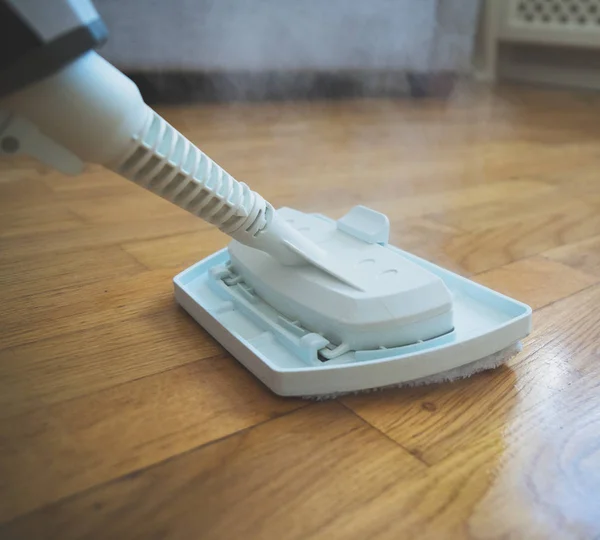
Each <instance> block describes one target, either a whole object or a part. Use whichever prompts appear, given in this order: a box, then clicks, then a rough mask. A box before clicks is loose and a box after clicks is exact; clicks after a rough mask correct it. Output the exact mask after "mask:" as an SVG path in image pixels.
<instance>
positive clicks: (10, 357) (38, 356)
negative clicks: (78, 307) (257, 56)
mask: <svg viewBox="0 0 600 540" xmlns="http://www.w3.org/2000/svg"><path fill="white" fill-rule="evenodd" d="M222 352H223V349H222V347H221V346H220V345H219V344H218V343H217V342H216V341H215V340H213V339H212V338H211V337H210V336H209V335H208V334H207V332H206V331H205V330H204V329H202V328H201V327H200V326H198V324H197V323H196V322H195V321H194V320H193V319H192V318H191V317H189V316H188V315H187V314H185V313H184V312H183V310H181V309H180V308H178V307H176V306H175V305H171V306H167V307H166V308H165V309H163V310H161V311H158V312H156V313H152V314H149V315H139V316H134V317H131V318H129V319H128V320H126V321H117V322H108V323H107V324H105V325H104V326H95V325H94V326H93V327H91V328H88V329H86V330H75V331H73V332H71V333H66V334H60V335H57V336H55V337H51V338H48V339H42V340H35V341H32V342H30V343H27V344H25V345H20V346H16V347H13V348H9V349H5V350H3V351H0V418H7V417H10V416H15V415H18V414H22V413H23V412H27V411H31V410H35V409H38V408H41V407H46V406H49V405H51V404H54V403H58V402H61V401H66V400H69V399H73V398H75V397H80V396H84V395H86V394H89V393H91V392H95V391H98V390H102V389H105V388H110V387H111V386H114V385H117V384H123V383H125V382H128V381H132V380H135V379H138V378H141V377H146V376H148V375H152V374H155V373H160V372H162V371H166V370H169V369H172V368H175V367H178V366H181V365H184V364H189V363H192V362H195V361H198V360H201V359H207V358H212V357H214V356H215V355H218V354H220V353H222Z"/></svg>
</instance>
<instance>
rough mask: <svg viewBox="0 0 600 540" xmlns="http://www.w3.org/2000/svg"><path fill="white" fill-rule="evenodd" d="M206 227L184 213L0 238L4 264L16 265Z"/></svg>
mask: <svg viewBox="0 0 600 540" xmlns="http://www.w3.org/2000/svg"><path fill="white" fill-rule="evenodd" d="M203 227H206V225H203V224H202V223H201V222H199V220H198V218H195V217H194V216H192V215H191V214H188V213H186V212H181V213H180V214H178V215H176V216H168V217H162V216H140V219H139V220H136V221H132V222H129V223H127V224H126V225H125V224H123V223H111V224H95V225H88V226H84V227H78V228H77V229H73V230H67V231H59V232H42V233H39V234H32V235H26V236H20V237H12V238H0V262H2V261H14V260H17V259H21V258H23V257H29V256H32V255H36V254H44V253H64V252H70V251H81V250H89V249H93V248H97V247H106V246H114V245H119V244H122V243H125V242H132V241H138V240H145V239H149V238H160V237H161V236H171V235H174V234H179V233H184V232H192V231H197V230H198V229H202V228H203Z"/></svg>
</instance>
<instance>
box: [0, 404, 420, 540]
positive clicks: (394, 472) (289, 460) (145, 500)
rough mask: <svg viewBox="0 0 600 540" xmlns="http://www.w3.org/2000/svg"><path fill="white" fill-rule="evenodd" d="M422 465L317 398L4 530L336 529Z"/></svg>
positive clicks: (102, 533)
mask: <svg viewBox="0 0 600 540" xmlns="http://www.w3.org/2000/svg"><path fill="white" fill-rule="evenodd" d="M423 469H424V466H423V465H422V464H421V463H420V462H419V461H418V460H416V459H414V458H413V457H412V456H410V455H409V454H408V453H406V452H405V451H404V450H402V449H401V448H400V447H398V446H397V445H396V444H394V443H393V442H391V441H390V440H389V439H387V438H386V437H384V436H382V435H381V434H380V433H379V432H377V431H376V430H374V429H373V428H371V427H370V426H368V425H367V424H365V423H364V422H362V421H361V420H359V419H358V418H356V417H355V416H354V415H353V414H352V413H350V412H348V411H347V410H346V409H344V408H343V407H341V406H340V405H338V404H336V403H326V404H312V405H309V406H308V407H306V408H304V409H302V410H300V411H297V412H295V413H292V414H290V415H287V416H284V417H283V418H280V419H277V420H274V421H271V422H268V423H266V424H264V425H262V426H259V427H257V428H255V429H252V430H250V431H248V432H244V433H240V434H238V435H234V436H232V437H230V438H228V439H226V440H223V441H220V442H217V443H215V444H213V445H210V446H207V447H205V448H201V449H199V450H197V451H194V452H191V453H189V454H187V455H184V456H181V457H180V458H177V459H175V460H170V461H168V462H166V463H164V464H161V465H159V466H157V467H154V468H152V469H150V470H147V471H144V472H142V473H141V474H135V475H131V476H129V477H125V478H122V479H120V480H118V481H116V482H113V483H111V484H108V485H107V486H105V487H103V488H100V489H99V490H95V491H92V492H90V493H88V494H86V495H83V496H82V497H79V498H77V499H75V500H73V501H66V502H65V503H64V504H62V505H59V506H58V507H52V508H49V509H47V510H41V511H40V514H39V515H38V516H37V517H36V518H35V519H27V520H23V521H21V522H16V523H14V524H13V525H12V526H9V527H8V528H5V529H4V530H2V529H0V533H1V534H2V537H3V538H6V539H7V540H8V539H9V538H17V537H19V536H21V537H22V535H25V536H26V537H27V538H30V539H34V538H44V537H46V536H47V537H52V536H53V535H59V536H60V537H61V538H62V539H63V540H68V539H71V538H90V539H91V538H107V537H109V538H114V539H118V538H126V537H127V538H129V539H131V540H134V539H135V538H148V537H151V536H153V535H155V534H158V531H160V534H161V535H162V536H163V537H165V538H184V537H185V538H205V539H209V538H210V539H213V538H223V539H224V538H287V539H290V540H292V539H295V538H298V539H299V538H332V537H335V528H332V527H331V522H332V520H333V519H334V518H340V517H345V518H346V519H349V520H351V519H352V516H353V515H356V513H357V512H358V513H359V512H361V508H362V506H363V505H364V504H365V503H368V501H370V500H372V499H373V498H376V497H377V496H378V495H380V494H381V493H382V492H383V491H385V490H387V489H394V486H397V485H398V484H399V483H400V482H401V481H402V479H403V478H405V477H408V476H409V475H411V474H414V473H415V472H417V471H422V470H423ZM232 479H236V481H235V482H232ZM358 486H360V488H359V487H358ZM133 501H135V503H134V504H133V506H130V504H131V503H132V502H133ZM173 512H175V513H176V514H177V516H178V517H177V519H176V520H172V519H171V518H172V513H173ZM233 516H237V518H236V519H233ZM127 531H128V532H127Z"/></svg>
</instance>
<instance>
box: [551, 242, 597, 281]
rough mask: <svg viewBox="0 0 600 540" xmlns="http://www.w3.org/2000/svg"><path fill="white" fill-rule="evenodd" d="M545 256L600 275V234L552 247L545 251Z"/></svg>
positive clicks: (588, 272)
mask: <svg viewBox="0 0 600 540" xmlns="http://www.w3.org/2000/svg"><path fill="white" fill-rule="evenodd" d="M544 257H547V258H549V259H551V260H553V261H558V262H560V263H562V264H566V265H567V266H571V267H572V268H576V269H577V270H581V271H583V272H585V273H587V274H591V275H594V276H600V236H594V237H592V238H588V239H586V240H581V241H580V242H574V243H571V244H567V245H565V246H561V247H558V248H555V249H551V250H549V251H546V252H544Z"/></svg>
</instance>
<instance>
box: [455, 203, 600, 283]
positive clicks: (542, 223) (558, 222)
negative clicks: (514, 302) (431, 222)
mask: <svg viewBox="0 0 600 540" xmlns="http://www.w3.org/2000/svg"><path fill="white" fill-rule="evenodd" d="M599 232H600V213H599V212H598V210H597V209H596V208H594V207H591V206H590V207H588V208H587V210H582V211H580V212H577V213H575V214H568V215H561V214H558V215H556V216H554V215H552V214H551V213H550V214H547V215H543V214H542V215H535V214H533V215H532V216H530V217H529V218H525V217H524V218H523V219H521V220H519V221H516V222H512V223H507V224H505V225H496V226H491V227H486V228H482V229H478V230H475V231H471V232H467V233H465V234H463V235H459V236H455V237H453V238H451V239H450V240H449V241H448V243H447V244H446V245H444V246H443V250H444V254H445V256H446V257H448V258H450V259H453V260H455V261H456V263H457V264H459V265H460V266H461V267H462V268H465V269H466V270H467V271H468V272H470V273H473V274H477V273H481V272H485V271H486V270H490V269H492V268H497V267H499V266H503V265H506V264H509V263H511V262H514V261H517V260H519V259H524V258H526V257H531V256H533V255H539V254H541V253H543V252H545V251H547V250H550V249H553V248H556V247H559V246H564V245H567V244H569V243H572V242H577V241H579V240H583V239H586V238H590V237H592V236H597V235H598V233H599Z"/></svg>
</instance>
